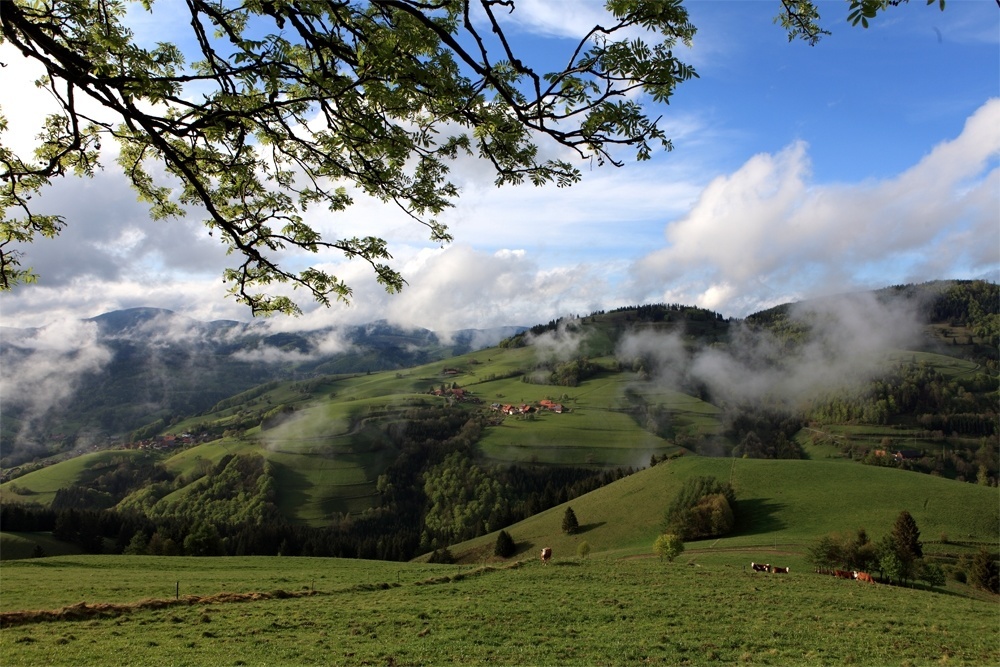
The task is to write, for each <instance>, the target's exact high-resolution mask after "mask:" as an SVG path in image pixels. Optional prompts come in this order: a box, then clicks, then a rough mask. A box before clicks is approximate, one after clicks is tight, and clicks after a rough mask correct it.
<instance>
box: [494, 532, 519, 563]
mask: <svg viewBox="0 0 1000 667" xmlns="http://www.w3.org/2000/svg"><path fill="white" fill-rule="evenodd" d="M515 553H517V544H515V543H514V538H513V537H511V536H510V533H508V532H507V531H506V530H501V531H500V534H499V535H497V543H496V546H495V547H494V548H493V554H494V555H495V556H500V557H501V558H510V557H511V556H513V555H514V554H515Z"/></svg>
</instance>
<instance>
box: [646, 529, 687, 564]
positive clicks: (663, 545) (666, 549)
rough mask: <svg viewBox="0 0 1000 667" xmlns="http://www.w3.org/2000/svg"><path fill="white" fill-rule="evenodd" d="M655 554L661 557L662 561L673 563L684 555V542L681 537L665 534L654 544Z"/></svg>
mask: <svg viewBox="0 0 1000 667" xmlns="http://www.w3.org/2000/svg"><path fill="white" fill-rule="evenodd" d="M653 553H655V554H656V555H657V556H659V557H660V560H663V559H666V560H668V561H670V562H673V560H674V559H675V558H677V557H678V556H680V555H681V554H682V553H684V542H683V541H682V540H681V538H680V536H679V535H674V534H673V533H664V534H663V535H660V536H659V537H657V538H656V541H655V542H653Z"/></svg>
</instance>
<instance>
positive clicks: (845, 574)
mask: <svg viewBox="0 0 1000 667" xmlns="http://www.w3.org/2000/svg"><path fill="white" fill-rule="evenodd" d="M540 557H541V559H542V563H548V562H549V561H550V560H552V549H551V548H550V547H545V548H544V549H542V553H541V556H540ZM750 569H751V570H753V571H754V572H770V573H772V574H788V571H789V570H790V569H791V568H790V567H778V566H777V565H771V564H770V563H753V562H752V563H750ZM816 573H817V574H830V575H833V576H834V577H837V578H838V579H857V580H858V581H867V582H868V583H870V584H874V583H875V579H873V578H872V575H870V574H868V573H867V572H858V571H857V570H853V571H852V570H830V569H827V568H825V567H821V568H817V570H816Z"/></svg>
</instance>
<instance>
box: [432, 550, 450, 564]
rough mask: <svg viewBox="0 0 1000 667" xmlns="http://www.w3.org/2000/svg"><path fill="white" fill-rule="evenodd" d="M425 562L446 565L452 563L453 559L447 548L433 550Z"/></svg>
mask: <svg viewBox="0 0 1000 667" xmlns="http://www.w3.org/2000/svg"><path fill="white" fill-rule="evenodd" d="M427 562H428V563H443V564H446V565H447V564H450V563H454V562H455V557H454V556H453V555H452V554H451V551H449V550H448V547H445V548H444V549H435V550H434V551H433V552H432V553H431V557H430V558H428V559H427Z"/></svg>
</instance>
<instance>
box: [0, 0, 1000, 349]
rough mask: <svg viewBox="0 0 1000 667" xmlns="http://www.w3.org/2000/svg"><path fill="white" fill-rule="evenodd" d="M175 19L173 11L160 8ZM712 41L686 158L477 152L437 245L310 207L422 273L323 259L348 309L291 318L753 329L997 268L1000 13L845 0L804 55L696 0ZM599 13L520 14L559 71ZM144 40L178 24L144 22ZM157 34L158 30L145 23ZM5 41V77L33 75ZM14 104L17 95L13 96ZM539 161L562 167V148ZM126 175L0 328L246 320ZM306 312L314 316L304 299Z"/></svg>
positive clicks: (974, 1)
mask: <svg viewBox="0 0 1000 667" xmlns="http://www.w3.org/2000/svg"><path fill="white" fill-rule="evenodd" d="M156 6H157V7H159V6H162V7H165V8H168V7H169V3H167V2H160V3H157V5H156ZM686 6H687V7H688V8H689V11H690V14H691V17H692V21H693V22H694V24H695V25H696V26H697V27H698V34H697V36H696V38H695V41H694V46H693V48H692V49H690V50H687V49H683V50H682V52H683V53H684V54H685V57H686V58H687V60H688V61H689V62H690V63H691V64H693V65H694V66H695V67H696V69H697V70H698V72H699V74H700V78H699V79H697V80H693V81H689V82H686V83H684V84H682V85H681V86H680V87H679V88H678V89H677V91H676V93H675V96H674V98H673V100H672V101H671V103H670V105H669V106H665V107H663V108H660V109H656V108H653V107H651V108H650V111H651V113H653V114H662V116H663V120H662V126H663V127H664V128H665V129H666V130H667V131H668V135H669V136H670V137H671V138H672V139H673V142H674V151H673V152H670V153H660V154H657V155H656V156H655V158H654V159H653V160H651V161H649V162H645V163H630V164H627V165H626V166H625V167H623V168H620V169H615V168H612V167H603V168H599V169H598V168H593V169H592V168H591V167H590V166H589V165H587V164H582V165H581V167H582V168H583V171H584V174H583V180H582V182H581V183H579V184H578V185H576V186H574V187H572V188H569V189H561V190H560V189H557V188H555V187H545V188H534V187H532V186H520V187H517V188H503V189H500V190H498V189H496V188H495V187H494V186H493V185H492V178H491V176H490V174H489V172H488V170H487V169H486V167H485V165H482V164H477V163H475V162H474V161H470V160H463V161H462V162H460V163H459V164H456V165H455V168H454V172H453V173H454V176H455V178H456V181H457V182H458V184H459V185H460V186H461V187H462V197H461V199H460V200H459V201H458V202H457V205H456V207H455V208H454V209H453V210H451V211H449V212H448V213H447V214H446V215H445V216H444V221H445V222H447V223H448V224H449V226H450V227H451V230H452V233H453V235H454V237H455V242H454V243H453V244H452V245H450V246H448V247H446V248H439V247H437V246H434V245H432V244H429V243H427V242H426V239H425V235H424V233H423V232H424V230H423V228H422V227H420V226H418V225H414V224H413V223H409V222H407V221H406V220H405V219H403V218H402V217H401V216H400V215H399V214H398V213H397V212H395V211H394V210H391V209H388V208H386V207H384V206H382V205H380V204H378V203H376V202H370V201H364V200H362V201H360V202H359V203H358V204H357V205H356V206H355V207H353V208H352V209H351V210H349V211H348V212H346V213H345V214H344V215H343V216H338V217H336V218H330V217H329V216H328V217H317V218H316V219H315V220H314V224H316V225H317V226H318V227H320V228H322V229H323V230H325V231H327V232H328V233H329V234H330V235H337V234H338V233H339V234H341V235H344V234H347V233H350V234H352V235H353V234H367V233H376V234H380V235H383V236H385V237H386V238H387V239H388V240H389V241H390V249H391V250H392V251H393V253H394V256H395V260H394V266H395V267H396V268H398V269H400V270H401V271H402V272H403V274H404V277H406V279H407V280H408V282H409V284H408V286H407V288H406V289H405V290H404V291H403V293H401V294H399V295H395V296H389V295H385V294H384V293H382V292H381V291H380V288H379V287H378V286H377V285H375V284H374V281H373V280H372V279H371V276H370V275H369V274H368V273H367V271H366V270H365V268H364V267H363V266H362V265H361V264H360V263H358V262H354V263H345V262H343V261H342V259H341V258H339V257H337V256H333V255H331V256H325V257H319V258H316V257H312V256H311V257H307V258H301V257H294V256H289V257H288V258H287V259H288V261H289V262H291V263H293V264H294V263H299V264H301V263H304V262H306V261H311V262H315V261H317V260H318V261H320V262H322V263H324V265H325V266H327V267H329V268H332V269H334V270H335V271H336V272H337V273H338V275H341V276H343V277H344V278H345V279H346V280H347V281H348V283H349V284H351V285H352V286H353V287H354V289H355V298H354V301H353V303H352V304H351V305H350V306H345V305H336V306H334V307H333V308H330V309H323V308H312V307H307V308H306V310H307V312H306V314H305V315H304V316H303V317H301V318H297V319H288V318H274V319H272V320H271V321H270V323H269V324H270V326H273V327H275V328H278V329H296V328H311V327H319V326H323V325H327V324H336V323H353V322H366V321H371V320H374V319H382V318H384V319H389V320H390V321H393V322H396V323H399V324H403V325H413V326H421V327H426V328H430V329H436V330H451V329H458V328H470V327H478V328H483V327H489V326H496V325H507V324H521V325H532V324H535V323H538V322H545V321H548V320H550V319H552V318H554V317H559V316H561V315H566V314H585V313H587V312H590V311H592V310H596V309H606V308H614V307H617V306H621V305H626V304H634V303H645V302H657V301H666V302H680V303H685V304H697V305H701V306H705V307H709V308H713V309H716V310H718V311H719V312H721V313H722V314H723V315H726V316H744V315H747V314H749V313H751V312H754V311H756V310H759V309H761V308H766V307H769V306H771V305H774V304H777V303H781V302H784V301H790V300H798V299H802V298H808V297H811V296H816V295H821V294H827V293H831V292H843V291H849V290H855V289H869V288H877V287H881V286H885V285H888V284H896V283H900V282H920V281H924V280H933V279H942V278H974V277H989V278H991V279H994V280H995V279H996V278H997V276H998V272H1000V100H998V98H1000V9H998V7H997V5H996V3H995V2H993V1H992V0H964V1H962V0H949V2H948V3H947V7H946V9H945V11H944V12H941V11H939V10H938V9H937V7H936V6H933V7H927V6H925V4H924V2H923V0H913V2H912V3H910V4H909V5H904V6H902V7H898V8H894V9H892V10H891V11H890V12H888V13H886V14H883V15H881V16H880V17H879V18H877V19H876V20H875V21H874V22H873V24H872V26H871V27H870V28H869V29H867V30H864V29H861V28H860V27H851V26H849V25H847V24H846V22H845V20H844V19H845V17H846V14H847V3H846V2H843V1H837V2H823V3H820V7H821V12H822V15H823V19H824V23H825V25H826V27H828V28H829V29H830V30H831V31H832V33H833V34H832V35H828V36H826V37H825V38H824V39H823V40H822V41H821V42H820V44H819V45H817V46H815V47H810V46H808V45H806V44H803V43H791V44H789V43H788V41H787V37H786V35H785V34H784V32H783V31H782V29H781V28H780V27H779V26H777V25H775V24H774V23H773V17H774V15H775V14H776V13H777V12H778V9H779V3H778V2H777V0H746V1H733V2H728V1H725V0H711V1H709V0H699V1H689V2H687V3H686ZM601 11H602V10H601V6H600V3H599V2H590V1H589V0H533V1H530V2H529V1H528V0H518V3H517V9H516V10H515V12H514V13H513V14H511V15H510V16H509V17H507V18H506V20H508V21H510V22H511V28H512V30H513V33H512V35H513V39H514V42H515V44H516V46H517V47H518V48H521V49H523V50H524V51H523V52H524V53H526V54H528V55H527V57H526V58H525V60H527V61H529V62H532V63H544V62H552V61H554V62H556V63H558V62H561V61H562V60H563V59H564V58H565V55H560V54H566V53H568V50H569V49H570V48H572V46H573V45H574V44H575V41H573V40H572V39H570V35H578V34H582V31H584V30H586V28H587V27H589V26H590V25H592V24H593V22H594V21H600V20H601V18H600V16H601V14H600V12H601ZM136 28H137V33H138V34H139V35H140V36H142V35H144V34H153V33H154V32H155V34H156V35H157V36H158V37H159V38H163V36H164V35H163V33H168V32H170V31H171V29H172V28H171V22H170V21H169V20H164V21H159V20H154V21H152V22H150V21H148V20H147V21H144V22H143V23H139V24H137V26H136ZM144 31H145V32H144ZM5 48H6V47H0V56H2V57H0V60H3V61H5V62H7V63H8V64H9V65H10V66H9V67H8V68H7V70H6V72H5V79H8V78H9V80H11V81H13V80H15V78H16V77H18V76H20V77H22V79H24V80H28V81H30V78H31V76H32V72H31V71H30V69H29V68H27V67H26V66H25V65H24V64H23V63H21V62H19V60H20V59H19V58H18V57H17V56H16V55H13V56H12V55H11V54H10V52H9V51H5V50H4V49H5ZM15 91H16V92H15ZM43 105H44V98H43V97H40V96H37V95H35V94H34V93H33V91H30V90H26V89H24V88H23V87H21V88H19V87H17V86H6V85H5V86H4V91H0V107H2V109H3V113H4V114H5V115H6V116H7V117H8V119H9V121H10V124H11V132H10V133H8V135H5V136H4V137H3V139H4V141H10V142H12V143H16V141H17V140H18V138H23V137H25V136H30V135H31V134H32V133H33V131H32V130H31V129H30V128H31V124H32V123H33V122H37V118H38V117H40V115H41V114H40V109H41V108H42V106H43ZM542 150H543V151H549V152H552V154H560V153H559V151H558V150H557V149H556V148H555V147H552V146H545V145H543V146H542ZM134 199H135V198H134V196H133V195H132V194H131V192H130V191H129V190H128V188H127V186H126V185H125V184H124V183H123V181H122V179H121V177H120V176H118V175H117V174H115V173H114V170H113V168H112V167H110V166H109V167H108V169H107V170H106V171H105V172H103V173H101V174H99V175H98V176H97V177H96V178H95V179H93V180H90V181H78V180H75V179H70V180H68V181H67V182H65V183H60V184H58V185H57V186H55V187H53V188H52V189H51V190H50V191H48V192H47V193H46V195H45V199H44V201H45V202H46V205H47V206H50V207H51V208H52V210H56V211H59V212H61V213H63V214H64V215H66V217H67V221H68V223H69V226H68V227H67V229H66V231H64V232H63V234H62V236H61V237H60V238H59V239H57V240H54V241H48V240H39V241H36V242H35V244H33V245H32V246H29V247H26V248H25V251H26V258H25V260H26V263H27V264H29V265H32V266H34V267H35V269H36V271H37V272H38V273H39V274H40V276H41V279H40V281H39V284H38V285H32V286H26V287H22V288H19V289H18V290H17V291H16V292H14V293H8V294H3V295H2V296H0V311H2V315H3V321H4V325H5V326H38V325H41V324H43V323H48V322H52V321H55V320H58V319H61V318H63V319H65V318H74V317H91V316H94V315H97V314H99V313H101V312H105V311H109V310H114V309H117V308H124V307H132V306H140V305H143V306H156V307H163V308H170V309H172V310H175V311H178V312H182V313H184V314H187V315H189V316H191V317H194V318H198V319H215V318H230V319H248V317H249V314H248V312H247V311H246V310H245V308H243V307H241V306H239V305H238V304H236V303H235V302H234V301H233V300H232V299H227V298H225V297H224V289H223V286H222V283H221V279H220V276H221V272H222V269H223V267H224V266H226V263H225V262H226V258H225V257H224V255H223V253H222V251H221V248H220V247H219V246H218V245H217V243H216V242H215V241H213V240H212V239H210V238H208V236H207V233H206V232H205V230H204V228H203V227H201V225H200V223H198V221H197V219H198V216H197V213H196V212H193V213H192V215H191V218H190V219H189V220H180V221H171V222H152V221H149V220H148V216H147V215H146V214H145V209H144V208H143V207H142V206H141V205H139V204H137V203H135V201H134ZM303 305H304V306H308V304H303Z"/></svg>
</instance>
